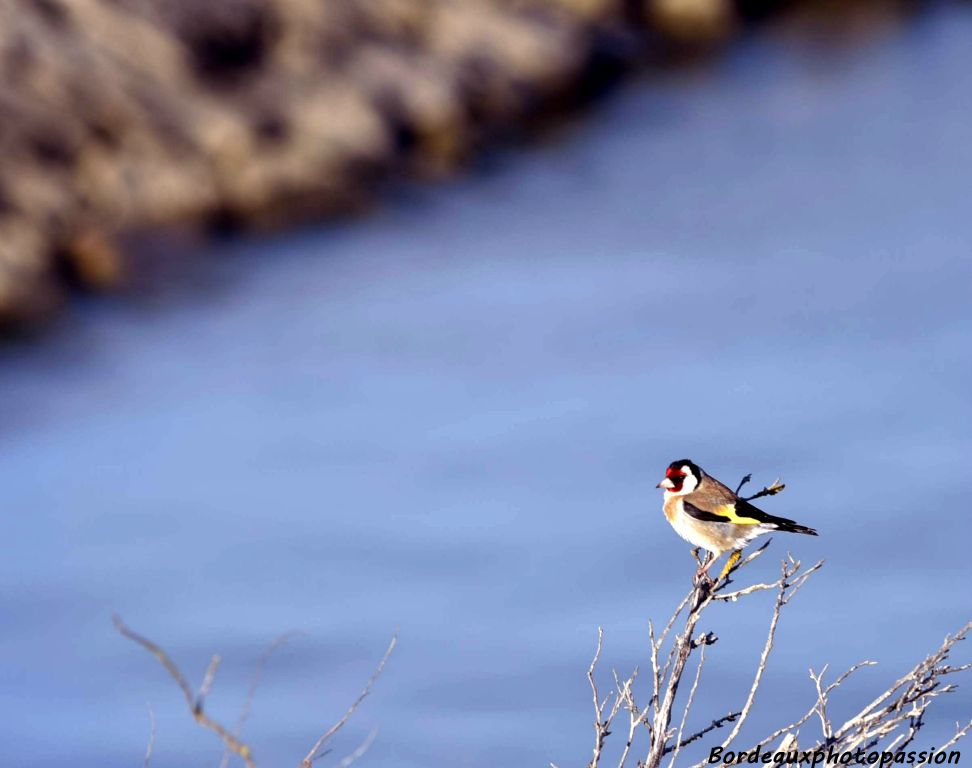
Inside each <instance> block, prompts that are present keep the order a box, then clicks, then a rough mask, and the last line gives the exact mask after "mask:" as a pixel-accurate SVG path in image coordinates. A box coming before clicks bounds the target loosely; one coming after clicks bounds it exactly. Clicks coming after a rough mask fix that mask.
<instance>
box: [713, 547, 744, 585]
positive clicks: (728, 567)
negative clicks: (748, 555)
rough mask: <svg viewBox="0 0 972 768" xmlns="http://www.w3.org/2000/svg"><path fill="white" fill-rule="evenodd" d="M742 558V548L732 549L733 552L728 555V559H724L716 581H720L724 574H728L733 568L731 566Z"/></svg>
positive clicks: (724, 576)
mask: <svg viewBox="0 0 972 768" xmlns="http://www.w3.org/2000/svg"><path fill="white" fill-rule="evenodd" d="M741 559H742V550H741V549H736V550H733V553H732V554H731V555H729V559H728V560H726V564H725V565H724V566H723V567H722V573H720V574H719V578H718V579H716V581H722V580H723V579H724V578H726V576H728V575H729V571H731V570H732V569H733V566H734V565H735V564H736V563H738V562H739V561H740V560H741Z"/></svg>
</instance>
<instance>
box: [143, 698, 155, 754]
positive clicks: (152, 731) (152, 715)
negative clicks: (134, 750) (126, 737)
mask: <svg viewBox="0 0 972 768" xmlns="http://www.w3.org/2000/svg"><path fill="white" fill-rule="evenodd" d="M148 713H149V740H148V744H147V745H146V746H145V762H144V763H143V764H142V765H143V768H149V765H150V764H151V762H152V750H153V749H155V710H154V709H152V705H151V704H149V705H148Z"/></svg>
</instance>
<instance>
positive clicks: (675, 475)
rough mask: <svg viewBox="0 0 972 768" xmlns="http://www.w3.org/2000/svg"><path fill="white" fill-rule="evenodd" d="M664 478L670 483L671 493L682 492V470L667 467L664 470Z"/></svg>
mask: <svg viewBox="0 0 972 768" xmlns="http://www.w3.org/2000/svg"><path fill="white" fill-rule="evenodd" d="M665 477H667V478H668V479H669V480H671V481H672V486H673V487H672V490H673V491H675V492H676V493H677V492H678V491H681V490H682V483H683V482H684V481H685V473H684V472H683V471H682V470H680V469H676V468H675V467H669V468H668V469H666V470H665Z"/></svg>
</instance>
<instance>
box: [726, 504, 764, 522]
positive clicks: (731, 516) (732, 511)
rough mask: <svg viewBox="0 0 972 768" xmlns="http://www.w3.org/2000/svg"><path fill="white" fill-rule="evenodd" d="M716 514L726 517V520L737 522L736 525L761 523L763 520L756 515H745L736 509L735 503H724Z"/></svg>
mask: <svg viewBox="0 0 972 768" xmlns="http://www.w3.org/2000/svg"><path fill="white" fill-rule="evenodd" d="M716 514H717V515H719V517H725V518H726V522H728V523H735V524H736V525H759V524H760V522H762V521H761V520H757V519H756V518H755V517H745V516H744V515H740V514H739V513H738V512H737V511H736V505H735V504H723V505H722V506H720V507H719V508H718V509H717V510H716Z"/></svg>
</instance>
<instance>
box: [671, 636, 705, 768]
mask: <svg viewBox="0 0 972 768" xmlns="http://www.w3.org/2000/svg"><path fill="white" fill-rule="evenodd" d="M706 645H707V643H702V650H701V651H700V652H699V665H698V666H697V667H696V668H695V680H693V681H692V687H691V688H690V689H689V695H688V701H687V702H685V707H684V709H683V710H682V722H681V723H679V725H678V736H677V737H676V738H675V749H674V751H673V753H672V759H671V761H670V762H669V763H668V768H675V758H677V757H678V753H679V750H681V748H682V734H683V733H685V721H686V720H688V716H689V712H690V711H691V709H692V703H693V702H694V701H695V692H696V690H698V687H699V680H700V679H701V677H702V666H703V665H704V664H705V646H706Z"/></svg>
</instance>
